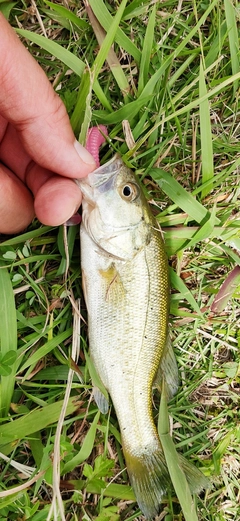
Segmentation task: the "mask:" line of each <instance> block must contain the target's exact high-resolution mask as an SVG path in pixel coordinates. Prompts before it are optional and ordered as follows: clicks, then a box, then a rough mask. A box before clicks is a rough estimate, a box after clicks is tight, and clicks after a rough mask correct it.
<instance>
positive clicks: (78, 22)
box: [44, 0, 89, 29]
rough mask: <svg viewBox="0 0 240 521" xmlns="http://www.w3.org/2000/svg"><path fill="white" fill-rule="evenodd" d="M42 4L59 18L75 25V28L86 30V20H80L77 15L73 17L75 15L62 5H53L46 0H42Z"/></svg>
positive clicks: (87, 25)
mask: <svg viewBox="0 0 240 521" xmlns="http://www.w3.org/2000/svg"><path fill="white" fill-rule="evenodd" d="M44 3H45V4H47V5H48V6H49V7H51V9H53V10H54V11H56V13H58V14H59V15H60V16H62V17H63V18H66V19H67V20H69V22H72V23H73V24H75V25H76V26H77V27H79V29H87V28H88V27H89V24H88V23H87V22H86V20H82V19H81V18H79V17H78V16H77V15H75V13H73V12H72V11H70V9H67V8H66V7H64V6H63V5H58V4H54V3H53V2H49V1H48V0H44Z"/></svg>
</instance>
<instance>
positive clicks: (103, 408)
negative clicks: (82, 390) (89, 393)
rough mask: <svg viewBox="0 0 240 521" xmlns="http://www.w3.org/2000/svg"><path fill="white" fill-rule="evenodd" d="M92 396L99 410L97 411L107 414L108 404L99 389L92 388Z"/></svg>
mask: <svg viewBox="0 0 240 521" xmlns="http://www.w3.org/2000/svg"><path fill="white" fill-rule="evenodd" d="M93 396H94V400H95V402H96V404H97V406H98V408H99V411H100V412H101V413H102V414H107V412H108V409H109V402H108V400H107V398H106V396H104V394H103V393H102V391H100V389H99V388H98V387H96V386H94V387H93Z"/></svg>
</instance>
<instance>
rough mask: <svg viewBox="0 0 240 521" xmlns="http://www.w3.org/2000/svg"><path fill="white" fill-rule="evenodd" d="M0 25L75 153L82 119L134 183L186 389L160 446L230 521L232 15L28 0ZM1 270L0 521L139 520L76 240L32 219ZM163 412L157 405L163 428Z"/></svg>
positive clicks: (236, 426) (235, 9)
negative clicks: (97, 365)
mask: <svg viewBox="0 0 240 521" xmlns="http://www.w3.org/2000/svg"><path fill="white" fill-rule="evenodd" d="M0 10H3V11H4V13H5V15H6V16H7V17H9V21H10V23H11V25H12V26H13V27H15V28H16V30H17V31H18V34H19V36H20V37H21V39H22V40H23V42H24V45H26V46H27V47H28V49H29V51H30V52H31V53H32V54H33V56H34V57H35V58H36V60H37V61H38V62H39V64H40V65H41V66H42V67H43V68H44V70H45V71H46V73H47V75H48V77H49V79H50V81H51V82H52V83H53V85H54V88H55V89H56V91H57V93H58V94H59V96H60V97H61V98H62V100H63V101H64V103H65V105H66V107H67V110H68V113H69V116H70V118H71V122H72V126H73V129H74V132H75V134H76V136H77V138H79V139H80V141H81V142H82V143H85V138H86V132H87V129H88V125H89V122H91V123H90V125H91V126H92V125H96V124H104V125H106V126H107V127H108V132H109V141H108V143H106V145H104V146H103V147H102V151H101V161H102V163H104V162H105V161H107V160H108V159H109V158H110V157H111V156H112V155H113V154H114V152H115V151H118V152H119V153H120V154H121V155H122V157H123V159H124V160H125V162H127V164H129V165H130V166H132V167H133V169H134V170H135V171H136V174H137V175H138V177H139V179H140V180H141V183H142V186H143V190H144V192H145V194H146V196H147V198H148V200H149V202H150V204H151V207H152V211H153V213H154V214H155V216H156V218H157V220H158V221H159V223H160V225H161V227H162V230H163V234H164V238H165V244H166V251H167V254H168V257H169V265H170V277H171V305H170V332H171V338H172V343H173V346H174V350H175V353H176V358H177V362H178V367H179V375H180V386H179V391H178V393H177V395H176V396H175V397H174V398H173V399H172V400H171V402H170V403H169V405H168V413H169V418H170V431H171V436H172V440H173V442H174V445H175V448H176V449H177V451H178V452H179V453H181V454H183V455H184V456H185V457H186V458H187V459H188V460H189V461H191V462H192V463H194V464H195V465H196V466H197V467H198V468H199V469H201V470H202V472H203V473H204V474H205V476H206V477H208V478H209V481H210V487H209V489H207V490H206V491H203V492H202V493H201V494H200V496H195V497H194V498H193V502H194V511H195V514H193V515H195V516H196V519H199V521H239V520H240V485H239V483H240V449H239V447H240V412H239V410H240V408H239V401H240V395H239V393H240V385H239V384H240V357H239V347H240V312H239V299H240V213H239V202H240V187H239V179H240V170H239V165H240V144H239V137H240V136H239V135H240V101H239V93H240V90H239V81H240V54H239V29H238V28H239V17H240V10H239V5H238V3H237V2H236V0H212V1H209V0H205V1H204V0H203V1H202V2H200V1H197V0H187V1H182V0H179V1H178V2H177V1H175V0H167V1H161V2H160V1H152V2H149V1H146V0H142V1H139V0H133V1H126V0H123V1H122V2H121V1H120V0H119V1H113V0H109V1H108V2H107V0H89V1H88V2H87V1H86V2H84V1H82V2H77V1H75V0H65V1H64V0H63V1H59V2H49V1H47V0H45V1H43V0H37V1H36V4H35V2H33V1H32V2H31V3H30V2H25V1H19V2H18V1H17V2H13V3H12V2H2V1H0ZM105 34H106V37H105ZM0 263H1V269H0V295H1V300H0V316H1V319H0V346H1V353H0V357H1V358H0V362H1V363H0V374H1V410H2V418H1V424H0V458H1V460H0V461H1V465H0V483H1V486H0V489H1V490H0V521H2V520H8V521H13V520H16V521H20V520H22V521H25V520H28V519H29V520H31V521H46V520H48V521H50V520H54V521H57V520H60V521H64V520H65V521H77V520H83V521H90V520H97V521H120V520H121V521H130V520H134V519H138V520H144V519H145V518H144V517H143V516H142V514H141V512H140V510H139V508H138V506H137V504H136V501H135V498H134V495H133V492H132V489H131V487H130V484H129V480H128V476H127V472H126V468H125V463H124V460H123V455H122V450H121V439H120V433H119V427H118V422H117V418H116V416H115V413H114V410H113V408H110V410H109V413H108V414H107V415H102V414H100V412H99V411H98V409H97V406H96V404H95V402H94V399H93V393H92V376H93V371H94V370H93V367H92V364H91V360H90V359H89V356H88V341H87V314H86V308H85V303H84V300H83V296H82V290H81V268H80V245H79V227H78V226H71V227H68V228H67V227H66V226H61V227H60V228H51V227H46V226H43V225H41V223H39V222H37V221H36V220H35V221H34V222H33V223H32V224H31V226H29V228H28V229H27V230H26V231H25V232H24V233H23V234H21V235H19V236H14V237H4V236H1V241H0ZM136 305H137V304H136ZM79 310H80V313H79ZM79 330H80V331H81V334H80V337H79ZM159 406H160V397H159V394H158V393H157V392H156V391H154V394H153V412H154V417H155V420H156V423H157V422H158V418H159ZM160 414H165V415H166V411H165V412H162V411H161V412H160ZM160 419H161V417H160ZM160 423H161V422H159V425H160ZM160 429H161V427H160ZM183 503H184V502H183ZM183 503H182V499H181V497H180V496H179V494H178V490H177V494H175V493H170V492H169V496H168V497H166V498H164V501H163V504H162V512H161V514H160V516H159V518H158V519H159V521H160V520H164V521H183V520H185V521H193V519H195V518H194V517H192V519H190V518H189V517H188V514H186V511H185V510H184V508H185V507H186V505H184V504H183ZM182 509H183V510H182ZM183 512H184V514H183Z"/></svg>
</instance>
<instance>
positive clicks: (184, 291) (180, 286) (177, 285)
mask: <svg viewBox="0 0 240 521" xmlns="http://www.w3.org/2000/svg"><path fill="white" fill-rule="evenodd" d="M169 272H170V280H171V286H172V287H173V288H174V289H176V290H177V291H179V293H181V298H182V299H186V300H187V301H188V303H189V304H190V306H191V307H192V308H193V309H194V311H196V313H197V314H198V315H199V316H200V317H202V316H203V315H202V312H201V310H200V307H199V305H198V303H197V302H196V300H195V298H194V297H193V295H192V293H191V291H189V289H188V288H187V286H186V284H184V282H183V280H182V279H181V278H180V277H179V276H178V275H177V273H176V272H175V271H174V270H173V268H171V267H170V268H169Z"/></svg>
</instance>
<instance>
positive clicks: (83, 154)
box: [74, 140, 96, 166]
mask: <svg viewBox="0 0 240 521" xmlns="http://www.w3.org/2000/svg"><path fill="white" fill-rule="evenodd" d="M74 147H75V150H76V151H77V153H78V155H79V157H80V159H81V160H82V161H83V162H84V163H86V164H87V165H94V166H96V163H95V161H94V158H93V156H92V155H91V154H90V153H89V152H88V151H87V149H86V148H85V147H83V146H82V145H81V144H80V143H79V141H77V140H76V141H75V143H74Z"/></svg>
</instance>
